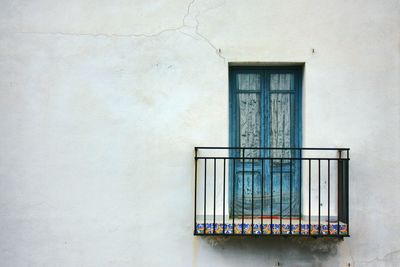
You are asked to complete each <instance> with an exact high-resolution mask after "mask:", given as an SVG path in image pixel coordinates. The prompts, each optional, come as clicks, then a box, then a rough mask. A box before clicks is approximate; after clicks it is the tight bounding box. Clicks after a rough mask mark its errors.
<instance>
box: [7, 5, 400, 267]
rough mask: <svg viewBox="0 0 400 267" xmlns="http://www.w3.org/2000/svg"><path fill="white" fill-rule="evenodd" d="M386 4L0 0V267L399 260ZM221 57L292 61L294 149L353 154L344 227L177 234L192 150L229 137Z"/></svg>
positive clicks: (395, 23)
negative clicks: (297, 67)
mask: <svg viewBox="0 0 400 267" xmlns="http://www.w3.org/2000/svg"><path fill="white" fill-rule="evenodd" d="M399 11H400V9H399V2H398V1H390V0H387V1H365V0H364V1H344V0H343V1H340V0H335V1H329V2H327V1H324V2H321V1H313V0H312V1H306V0H302V1H277V0H276V1H275V0H268V1H239V0H232V1H228V0H226V1H202V0H195V1H191V2H190V1H167V0H164V1H124V0H118V1H90V0H83V1H82V0H80V1H78V0H72V1H64V2H59V1H49V0H34V1H23V0H14V1H11V0H4V1H2V3H1V9H0V103H1V104H0V116H1V117H0V118H1V132H2V134H1V137H0V147H1V150H0V175H1V176H0V178H1V179H0V218H1V220H0V240H1V241H0V266H276V265H277V264H278V262H279V265H280V266H349V264H350V266H398V265H400V257H399V252H398V251H399V250H400V241H399V240H400V232H399V231H397V226H398V225H399V224H400V213H399V212H398V211H397V207H398V206H399V204H400V203H399V202H400V196H399V193H398V192H400V182H399V176H400V171H399V168H398V166H399V163H400V162H399V158H400V157H399V156H400V155H399V153H400V152H399V151H400V141H399V136H400V126H399V125H400V123H399V122H400V117H399V116H400V115H399V114H400V103H399V102H400V93H399V86H400V78H399V73H400V60H399V48H400V44H399V40H400V38H399V37H400V35H399V30H398V27H399V22H400V18H399V17H400V16H399ZM312 49H314V53H313V52H312ZM229 62H305V72H304V93H303V102H304V103H303V104H304V108H303V118H304V121H303V129H304V133H303V135H304V141H303V142H304V144H305V145H306V146H328V147H331V146H349V147H351V149H352V151H351V168H350V175H351V182H350V200H351V209H350V216H351V224H352V229H351V235H352V237H350V238H347V239H345V241H343V242H338V241H332V240H330V241H329V240H306V239H301V240H299V239H279V238H275V239H272V240H271V239H225V240H224V239H203V238H195V237H193V236H192V200H193V181H192V180H193V161H192V156H193V150H192V149H193V146H195V145H208V146H222V145H227V139H228V137H227V132H228V131H227V129H228V125H227V121H228V113H227V111H228V97H227V96H228V80H227V74H228V63H229ZM177 224H179V225H180V226H179V227H178V225H177Z"/></svg>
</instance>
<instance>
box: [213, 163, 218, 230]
mask: <svg viewBox="0 0 400 267" xmlns="http://www.w3.org/2000/svg"><path fill="white" fill-rule="evenodd" d="M216 198H217V159H214V220H213V234H215V208H216V204H215V203H216Z"/></svg>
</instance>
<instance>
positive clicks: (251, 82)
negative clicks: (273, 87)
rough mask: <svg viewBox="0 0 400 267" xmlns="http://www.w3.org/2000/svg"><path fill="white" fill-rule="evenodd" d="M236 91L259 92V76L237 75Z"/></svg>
mask: <svg viewBox="0 0 400 267" xmlns="http://www.w3.org/2000/svg"><path fill="white" fill-rule="evenodd" d="M237 83H238V90H260V75H259V74H254V73H241V74H238V75H237Z"/></svg>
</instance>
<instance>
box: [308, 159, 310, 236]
mask: <svg viewBox="0 0 400 267" xmlns="http://www.w3.org/2000/svg"><path fill="white" fill-rule="evenodd" d="M308 235H311V160H310V159H309V160H308Z"/></svg>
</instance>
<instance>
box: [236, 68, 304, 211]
mask: <svg viewBox="0 0 400 267" xmlns="http://www.w3.org/2000/svg"><path fill="white" fill-rule="evenodd" d="M300 88H301V80H300V70H299V69H296V68H283V67H282V68H266V67H260V68H231V69H230V145H231V146H232V147H242V148H244V149H235V150H231V156H235V157H238V158H240V159H237V160H235V161H234V162H232V163H231V175H230V176H231V177H230V179H231V183H232V187H231V188H232V190H231V194H230V197H231V213H232V211H234V213H235V215H238V216H240V215H242V214H244V215H251V214H254V215H256V216H257V215H261V214H263V215H265V216H269V215H271V210H272V215H280V214H282V216H288V215H289V214H291V215H292V216H296V215H298V214H299V212H300V211H299V201H300V199H299V195H300V194H299V191H300V188H301V187H300V180H301V179H300V171H299V166H300V162H298V161H296V160H287V159H286V158H291V157H296V156H299V151H295V150H294V151H291V150H278V149H277V150H270V149H251V148H258V147H261V148H268V147H275V148H293V147H300V145H301V144H300V138H301V112H300V111H301V108H300V104H301V99H300V97H301V95H300ZM246 148H247V149H246ZM263 157H268V158H270V157H273V158H276V160H262V159H257V158H263ZM290 203H291V205H290Z"/></svg>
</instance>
